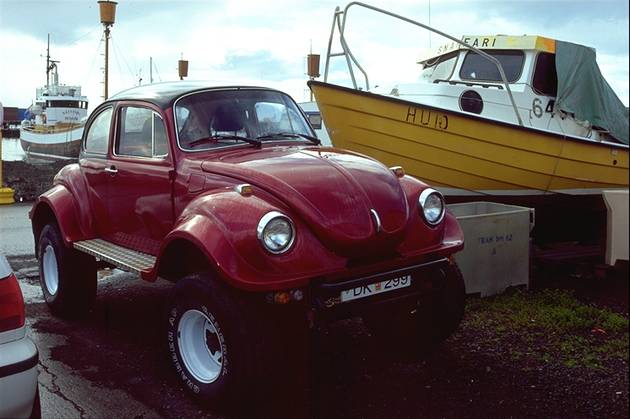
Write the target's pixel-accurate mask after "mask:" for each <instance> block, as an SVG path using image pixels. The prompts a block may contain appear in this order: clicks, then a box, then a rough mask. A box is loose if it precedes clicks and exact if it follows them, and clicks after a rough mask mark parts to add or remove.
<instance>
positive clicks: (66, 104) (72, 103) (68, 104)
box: [48, 100, 81, 108]
mask: <svg viewBox="0 0 630 419" xmlns="http://www.w3.org/2000/svg"><path fill="white" fill-rule="evenodd" d="M48 107H49V108H80V107H81V106H80V103H79V101H76V100H49V101H48Z"/></svg>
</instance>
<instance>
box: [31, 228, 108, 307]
mask: <svg viewBox="0 0 630 419" xmlns="http://www.w3.org/2000/svg"><path fill="white" fill-rule="evenodd" d="M38 257H39V279H40V283H41V286H42V290H43V292H44V299H45V300H46V303H47V304H48V306H49V307H50V309H51V311H52V312H53V313H54V314H56V315H60V316H76V315H78V314H81V313H84V312H86V311H87V310H89V309H90V308H91V307H92V304H93V303H94V299H95V298H96V261H95V259H94V258H93V257H92V256H90V255H87V254H85V253H81V252H79V251H77V250H74V249H71V248H68V247H66V245H65V244H64V242H63V239H62V238H61V233H60V232H59V227H57V225H56V224H47V225H46V226H45V227H44V228H43V229H42V232H41V234H40V237H39V245H38Z"/></svg>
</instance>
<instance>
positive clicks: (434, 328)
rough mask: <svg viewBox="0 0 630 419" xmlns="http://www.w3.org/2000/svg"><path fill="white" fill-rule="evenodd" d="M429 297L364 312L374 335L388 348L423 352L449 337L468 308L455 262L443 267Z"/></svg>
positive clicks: (365, 321)
mask: <svg viewBox="0 0 630 419" xmlns="http://www.w3.org/2000/svg"><path fill="white" fill-rule="evenodd" d="M438 274H439V276H440V277H441V278H437V280H435V281H434V282H433V292H432V295H431V297H430V298H422V299H418V300H417V301H416V302H415V303H414V304H410V305H406V306H402V307H401V306H394V307H391V306H390V307H387V308H383V309H379V310H374V311H370V312H368V313H365V314H364V315H363V322H364V323H365V325H366V326H367V327H368V329H369V330H370V332H371V334H372V335H373V336H374V337H375V338H376V339H377V340H378V341H379V342H381V343H383V344H384V345H385V346H386V347H387V348H388V349H389V350H391V351H393V352H397V353H400V354H405V355H416V354H422V353H425V352H428V351H430V350H431V349H433V348H435V347H436V346H437V345H439V344H440V343H442V342H443V341H444V340H446V339H447V338H448V337H449V336H450V335H451V334H453V332H455V330H457V327H458V326H459V324H460V322H461V320H462V318H463V316H464V307H465V303H466V301H465V298H466V291H465V285H464V279H463V276H462V274H461V272H460V270H459V268H458V267H457V265H456V264H452V265H449V266H448V267H445V268H442V269H440V271H439V272H438Z"/></svg>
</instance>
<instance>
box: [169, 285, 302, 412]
mask: <svg viewBox="0 0 630 419" xmlns="http://www.w3.org/2000/svg"><path fill="white" fill-rule="evenodd" d="M272 309H273V307H269V305H268V304H266V303H264V301H262V300H260V299H256V297H255V296H253V295H248V294H245V293H242V292H240V291H237V290H235V289H232V288H230V287H229V286H227V285H226V284H225V283H223V282H222V281H221V280H218V279H216V278H214V277H213V275H211V274H207V273H202V274H192V275H189V276H187V277H185V278H183V279H181V280H180V281H178V282H177V284H175V287H174V289H173V294H172V298H171V302H170V303H169V308H168V313H167V314H168V315H167V326H166V329H167V330H166V333H167V343H168V352H169V358H170V360H171V362H172V364H173V366H174V367H175V372H176V374H177V376H178V378H179V379H180V380H181V381H182V384H183V385H184V388H185V389H187V390H189V392H190V393H191V394H192V395H193V396H194V397H195V398H197V400H198V401H200V402H202V403H204V404H206V405H209V406H210V407H212V408H214V409H219V410H226V411H229V412H230V413H232V414H235V415H236V416H240V417H247V418H253V417H300V416H302V415H301V414H300V412H298V411H296V410H292V411H291V413H290V414H287V413H286V412H285V413H283V412H281V410H282V409H285V408H287V407H288V405H290V404H291V403H293V398H289V399H287V394H289V393H287V391H286V390H282V389H281V388H280V387H282V386H284V385H287V382H289V381H291V380H293V382H295V380H294V379H295V377H296V376H298V377H300V375H301V374H303V373H302V372H300V371H299V370H298V369H297V368H295V366H296V364H297V363H296V362H293V363H292V362H291V358H295V357H296V356H297V357H298V359H299V364H301V366H302V367H304V365H303V364H304V358H303V357H301V356H299V355H301V354H302V353H301V352H299V351H300V350H302V349H303V345H300V344H299V342H298V341H301V342H304V340H303V339H304V336H305V335H304V333H301V332H304V330H305V329H304V328H301V327H300V326H296V327H292V326H291V323H292V322H291V321H285V320H286V319H285V317H290V318H291V319H295V318H296V317H297V316H294V315H293V313H292V312H291V309H287V311H282V312H281V314H282V316H281V317H278V316H276V315H275V314H276V313H274V312H273V310H272ZM297 323H299V322H297ZM282 336H285V338H286V340H289V342H290V343H288V344H287V343H286V340H285V339H283V338H282ZM283 374H288V376H287V375H283ZM288 385H291V384H288ZM293 387H295V386H293ZM302 387H303V386H302ZM290 390H294V389H290ZM274 397H275V398H278V397H282V405H281V406H280V410H275V408H276V406H274V404H275V400H274ZM289 397H290V396H289ZM301 404H303V403H301ZM270 409H274V410H273V413H270Z"/></svg>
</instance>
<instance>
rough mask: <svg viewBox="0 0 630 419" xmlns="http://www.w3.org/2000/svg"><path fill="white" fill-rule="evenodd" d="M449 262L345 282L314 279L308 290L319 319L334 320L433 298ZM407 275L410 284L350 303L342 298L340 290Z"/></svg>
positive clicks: (411, 267) (422, 264) (441, 282)
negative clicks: (383, 306) (379, 308)
mask: <svg viewBox="0 0 630 419" xmlns="http://www.w3.org/2000/svg"><path fill="white" fill-rule="evenodd" d="M449 264H450V261H449V259H447V258H441V259H436V260H431V261H427V262H423V263H419V264H414V265H411V266H407V267H404V268H400V269H394V270H390V271H385V272H379V273H376V274H368V275H366V276H362V277H359V278H354V279H351V280H346V281H340V282H325V281H315V282H314V283H313V284H312V285H311V287H310V290H309V295H310V302H311V306H312V310H314V311H315V312H316V314H317V317H318V319H319V320H326V321H332V320H339V319H343V318H349V317H353V316H357V315H361V314H362V313H365V312H366V311H370V310H374V309H375V308H378V307H379V306H382V305H386V304H392V305H395V304H409V305H414V304H416V303H417V301H418V300H419V299H426V298H432V295H433V294H434V293H435V292H436V291H437V290H439V289H440V288H441V287H442V285H443V283H444V282H445V281H444V279H445V278H446V275H448V267H449ZM405 275H409V276H410V277H411V285H410V286H409V287H406V288H399V289H394V290H392V291H389V292H384V293H380V294H376V295H370V296H367V297H364V298H359V299H356V300H351V301H347V302H342V301H341V293H342V291H344V290H351V289H354V288H357V287H362V286H365V285H368V284H373V283H375V282H379V281H386V280H388V279H393V278H399V277H401V276H405Z"/></svg>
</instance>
